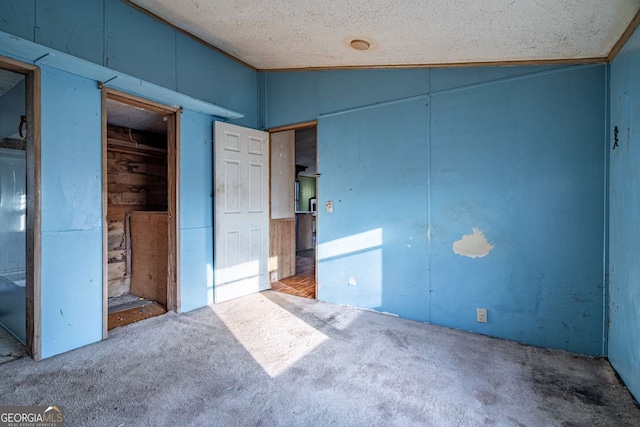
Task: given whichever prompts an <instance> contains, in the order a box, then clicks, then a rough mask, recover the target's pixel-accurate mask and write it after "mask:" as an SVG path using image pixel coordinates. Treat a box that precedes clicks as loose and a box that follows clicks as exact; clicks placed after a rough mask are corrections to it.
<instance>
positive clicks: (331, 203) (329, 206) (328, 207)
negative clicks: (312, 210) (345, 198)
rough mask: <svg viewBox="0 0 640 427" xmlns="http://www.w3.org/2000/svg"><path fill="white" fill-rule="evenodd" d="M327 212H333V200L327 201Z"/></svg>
mask: <svg viewBox="0 0 640 427" xmlns="http://www.w3.org/2000/svg"><path fill="white" fill-rule="evenodd" d="M327 212H333V202H327Z"/></svg>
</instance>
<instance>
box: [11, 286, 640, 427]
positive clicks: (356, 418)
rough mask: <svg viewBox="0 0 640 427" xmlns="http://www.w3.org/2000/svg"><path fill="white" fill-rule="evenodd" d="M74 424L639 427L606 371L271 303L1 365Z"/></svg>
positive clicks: (246, 303) (593, 363)
mask: <svg viewBox="0 0 640 427" xmlns="http://www.w3.org/2000/svg"><path fill="white" fill-rule="evenodd" d="M0 379H1V380H0V404H23V405H24V404H38V405H50V404H55V405H60V406H63V407H64V409H65V411H66V416H67V425H71V426H75V425H88V426H132V425H136V426H137V425H153V426H162V425H180V426H192V425H195V426H210V425H211V426H215V425H231V426H233V425H242V426H246V425H254V426H277V425H287V426H305V425H310V426H316V425H317V426H327V425H332V426H342V425H362V426H369V425H385V426H386V425H397V426H412V425H420V426H480V425H482V426H484V425H497V426H503V425H504V426H640V409H638V407H636V406H635V404H634V402H633V400H632V398H631V396H630V394H629V392H628V391H627V390H626V389H625V388H624V387H623V386H622V385H621V383H620V382H619V381H618V380H617V379H616V377H615V374H614V372H613V370H612V369H611V367H610V366H609V364H608V363H607V361H605V360H591V359H587V358H583V357H577V356H573V355H570V354H566V353H562V352H556V351H549V350H542V349H537V348H532V347H528V346H524V345H519V344H516V343H512V342H507V341H502V340H496V339H491V338H487V337H483V336H480V335H472V334H468V333H464V332H460V331H454V330H450V329H446V328H440V327H435V326H429V325H425V324H421V323H416V322H412V321H408V320H402V319H397V318H393V317H390V316H384V315H381V314H377V313H371V312H366V311H361V310H355V309H350V308H345V307H340V306H336V305H331V304H325V303H321V302H318V301H313V300H307V299H303V298H297V297H293V296H289V295H284V294H278V293H272V292H264V293H261V294H258V295H252V296H249V297H245V298H241V299H238V300H235V301H231V302H228V303H225V304H220V305H217V306H212V307H206V308H203V309H200V310H197V311H195V312H191V313H186V314H183V315H175V314H173V313H168V314H166V315H164V316H160V317H156V318H153V319H148V320H146V321H143V322H139V323H137V324H133V325H129V326H126V327H123V328H119V329H116V330H114V331H112V332H111V334H110V337H109V339H108V340H107V341H103V342H100V343H97V344H94V345H90V346H87V347H85V348H82V349H79V350H76V351H73V352H70V353H67V354H63V355H60V356H57V357H54V358H52V359H49V360H45V361H42V362H33V361H32V360H30V359H29V358H23V359H20V360H16V361H14V362H10V363H6V364H4V365H1V366H0Z"/></svg>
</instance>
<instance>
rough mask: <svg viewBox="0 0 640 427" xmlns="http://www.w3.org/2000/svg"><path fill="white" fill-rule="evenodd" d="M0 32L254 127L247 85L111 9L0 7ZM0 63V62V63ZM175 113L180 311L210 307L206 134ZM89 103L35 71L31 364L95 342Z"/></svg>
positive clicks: (237, 68)
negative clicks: (38, 154)
mask: <svg viewBox="0 0 640 427" xmlns="http://www.w3.org/2000/svg"><path fill="white" fill-rule="evenodd" d="M0 16H2V17H3V19H1V20H0V31H4V32H8V33H10V34H14V35H16V36H18V37H22V38H26V39H28V40H31V41H35V42H36V43H39V44H41V45H44V46H48V47H52V48H54V49H57V50H61V51H63V52H66V53H69V54H71V55H74V56H76V57H79V58H82V59H85V60H88V61H92V62H94V63H97V64H100V65H103V66H108V67H110V68H112V69H115V70H118V71H121V72H124V73H127V74H130V75H133V76H135V77H138V78H140V79H143V80H145V81H148V82H152V83H155V84H158V85H161V86H164V87H166V88H169V89H172V90H175V91H177V92H180V93H184V94H186V95H190V96H193V97H196V98H198V99H202V100H204V101H208V102H210V103H214V104H217V105H221V106H223V107H226V108H229V109H232V110H235V111H238V112H241V113H243V114H244V115H245V117H244V118H242V119H239V120H237V121H236V122H235V123H237V124H240V125H244V126H249V127H257V125H258V123H257V120H258V75H257V72H255V71H254V70H252V69H249V68H247V67H245V66H243V65H241V64H239V63H237V62H236V61H233V60H231V59H229V58H228V57H226V56H225V55H223V54H221V53H219V52H218V51H215V50H212V49H209V48H208V47H206V46H204V45H202V44H200V43H198V42H196V41H194V40H193V39H191V38H189V37H187V36H185V35H183V34H181V33H179V32H177V31H175V30H173V29H172V28H169V27H167V26H165V25H162V24H160V23H158V22H157V21H155V20H153V19H151V18H149V17H148V16H146V15H144V14H142V13H140V12H138V11H136V10H134V9H132V8H130V7H129V6H127V5H125V4H124V3H122V2H120V1H119V0H104V1H92V2H85V1H82V0H59V1H55V2H54V1H45V0H37V1H21V0H10V1H4V2H2V3H0ZM2 54H3V52H1V51H0V55H2ZM213 120H214V118H213V117H209V116H206V115H203V114H199V113H196V112H193V111H189V110H185V111H184V113H183V114H182V120H181V134H180V136H181V148H180V159H181V160H180V167H181V170H180V179H181V181H180V207H181V216H180V230H181V233H180V234H181V235H180V253H181V266H180V267H181V268H180V271H181V285H182V288H181V302H182V310H183V311H187V310H192V309H195V308H198V307H201V306H203V305H206V304H208V303H211V302H212V286H213V284H212V281H213V275H212V271H211V264H212V259H213V222H212V198H211V194H212V191H211V190H212V148H211V147H212V123H213ZM101 155H102V154H101V94H100V91H99V90H98V88H97V84H96V82H95V81H92V80H88V79H86V78H83V77H79V76H76V75H72V74H68V73H65V72H62V71H58V70H56V69H53V68H48V67H43V72H42V353H43V357H49V356H52V355H55V354H58V353H61V352H64V351H67V350H70V349H73V348H77V347H80V346H82V345H85V344H88V343H91V342H95V341H98V340H100V339H102V223H101V221H102V219H101V218H102V199H101Z"/></svg>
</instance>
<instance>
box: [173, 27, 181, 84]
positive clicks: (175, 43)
mask: <svg viewBox="0 0 640 427" xmlns="http://www.w3.org/2000/svg"><path fill="white" fill-rule="evenodd" d="M173 52H174V60H173V67H174V70H175V74H176V83H175V84H176V85H175V91H176V92H180V91H179V90H178V31H176V30H173Z"/></svg>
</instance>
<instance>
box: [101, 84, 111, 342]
mask: <svg viewBox="0 0 640 427" xmlns="http://www.w3.org/2000/svg"><path fill="white" fill-rule="evenodd" d="M108 96H109V94H108V92H107V91H106V90H103V91H102V339H103V340H106V339H107V336H108V334H109V332H108V331H109V245H108V242H109V222H108V220H107V212H108V206H109V202H108V195H109V189H108V184H107V143H108V138H107V98H108Z"/></svg>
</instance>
